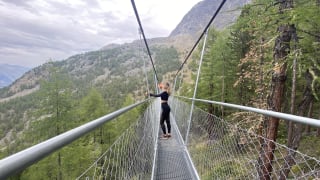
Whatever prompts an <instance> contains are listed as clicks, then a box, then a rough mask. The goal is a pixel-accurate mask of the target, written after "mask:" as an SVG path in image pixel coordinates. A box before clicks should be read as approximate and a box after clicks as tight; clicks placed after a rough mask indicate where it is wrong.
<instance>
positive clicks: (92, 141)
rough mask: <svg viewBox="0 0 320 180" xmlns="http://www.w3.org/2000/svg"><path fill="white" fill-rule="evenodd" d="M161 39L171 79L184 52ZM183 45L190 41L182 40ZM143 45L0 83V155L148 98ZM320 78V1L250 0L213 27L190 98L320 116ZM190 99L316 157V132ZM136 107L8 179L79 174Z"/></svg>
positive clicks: (159, 64)
mask: <svg viewBox="0 0 320 180" xmlns="http://www.w3.org/2000/svg"><path fill="white" fill-rule="evenodd" d="M230 2H231V1H230ZM237 2H238V1H237ZM245 2H248V1H245ZM166 40H168V41H169V39H161V43H159V41H157V42H158V43H156V42H152V40H150V42H151V44H152V46H151V52H152V56H153V57H154V59H155V65H156V69H157V72H158V73H159V77H160V81H161V80H162V79H165V80H171V81H172V80H173V77H174V76H173V75H174V73H172V72H176V70H177V69H178V67H179V65H180V61H179V59H182V57H183V56H184V54H182V53H181V52H182V51H179V52H178V51H177V50H176V49H175V47H173V46H171V44H170V45H168V44H166V42H165V41H166ZM171 40H172V39H171ZM175 40H176V41H177V42H178V41H179V40H177V39H175ZM183 42H184V43H185V42H186V41H183ZM184 45H185V46H190V45H189V44H187V43H185V44H183V43H181V44H179V46H180V47H181V46H184ZM201 46H202V45H200V46H199V47H198V50H197V52H194V53H193V57H192V59H190V60H189V61H188V64H187V67H184V69H183V71H182V72H183V73H182V74H181V75H179V81H178V82H180V79H182V81H181V82H182V83H178V84H177V87H176V88H177V90H178V92H177V93H178V94H179V95H183V96H187V97H191V96H192V94H193V88H194V80H195V76H196V71H197V68H198V59H199V58H200V51H201V48H202V47H201ZM142 47H143V45H142V44H141V43H139V42H138V41H136V42H134V43H130V44H123V45H110V46H106V47H104V48H102V49H101V50H98V51H93V52H87V53H84V54H78V55H75V56H72V57H70V58H68V59H66V60H64V61H59V62H48V63H46V64H44V65H42V66H39V67H37V68H35V69H33V70H31V71H29V72H28V73H26V74H25V75H24V76H23V77H22V78H20V79H19V80H17V81H16V82H15V83H14V84H13V85H11V86H9V87H6V88H2V89H0V127H1V128H0V136H1V137H0V139H1V141H0V149H1V154H0V157H1V158H2V157H5V156H8V155H10V154H13V153H15V152H18V151H19V150H22V149H24V148H26V147H29V146H31V145H33V144H36V143H39V142H41V141H43V140H46V139H48V138H50V137H53V136H56V135H58V134H61V133H62V132H65V131H67V130H69V129H71V128H74V127H77V126H79V125H81V124H84V123H86V122H88V121H90V120H93V119H95V118H97V117H100V116H102V115H104V114H106V113H108V112H112V111H114V110H117V109H119V108H120V107H124V106H126V105H129V104H132V103H133V102H136V101H137V100H141V99H143V98H145V97H144V93H145V91H146V81H145V76H144V61H145V62H147V64H146V71H147V76H148V82H149V85H150V86H151V85H152V83H153V80H154V76H153V72H152V67H151V65H150V63H149V62H148V57H147V55H146V53H145V50H142V49H143V48H142ZM182 49H183V48H182ZM184 50H185V49H184ZM319 75H320V1H319V0H293V1H292V0H283V1H274V0H252V1H251V3H250V4H248V5H245V6H244V7H243V9H242V11H241V15H240V17H239V18H238V20H237V21H236V22H235V23H234V24H233V25H232V26H230V27H228V28H225V29H223V30H218V29H215V28H214V27H211V29H210V31H209V35H208V40H207V45H206V47H205V55H204V60H203V65H202V69H201V74H200V82H199V87H198V91H197V96H196V97H197V98H201V99H208V100H215V101H222V102H228V103H233V104H240V105H245V106H252V107H257V108H262V109H268V110H274V111H279V112H285V113H290V114H296V115H299V116H307V117H312V118H316V119H319V118H320V103H319V98H320V93H319V92H320V79H319ZM151 89H152V88H151ZM196 105H197V106H199V107H201V108H203V109H204V110H206V111H208V112H210V113H213V114H215V115H217V116H220V117H223V118H225V119H226V120H227V121H229V122H232V124H234V125H236V126H238V127H243V128H245V129H248V130H249V131H253V132H255V133H257V134H258V135H261V136H265V137H268V138H270V139H273V140H275V141H277V142H280V143H282V144H286V145H287V146H288V147H290V148H292V149H298V150H299V151H301V152H303V153H306V154H308V155H310V156H314V157H316V158H318V159H319V157H320V151H319V149H320V139H319V136H320V129H315V128H310V127H309V126H305V125H301V124H294V123H288V122H285V121H282V120H279V119H276V118H267V117H263V116H257V114H253V113H242V112H238V111H234V110H232V109H227V108H226V109H224V108H222V107H220V106H212V105H204V104H200V103H199V104H196ZM142 110H143V107H142V108H140V109H139V110H135V111H130V113H127V114H125V115H123V116H121V117H119V118H118V119H117V120H116V121H112V122H110V123H107V124H106V125H104V126H103V127H101V128H99V129H97V130H95V131H94V132H93V133H91V134H89V135H87V136H85V137H83V138H81V139H80V140H78V141H76V142H74V143H72V144H71V145H70V146H67V147H65V148H63V149H62V150H61V151H59V152H57V153H55V154H53V155H52V156H50V157H48V158H46V159H44V160H42V161H40V162H38V163H37V164H35V165H33V166H31V167H30V168H28V169H27V170H25V171H23V172H21V173H20V174H17V175H16V176H15V177H12V179H72V178H74V177H76V176H77V175H79V174H80V173H81V172H83V170H84V169H86V168H87V167H88V165H89V164H91V163H92V162H93V161H94V160H95V158H96V157H98V156H99V155H100V154H101V153H103V152H104V151H105V150H106V149H107V148H108V147H109V146H110V144H112V142H113V141H114V140H115V139H116V137H117V136H119V134H120V133H121V131H123V130H124V129H126V128H127V127H128V126H130V124H132V123H133V122H134V121H135V120H136V117H137V116H139V114H140V112H139V111H142ZM268 147H269V146H266V148H268ZM265 150H266V151H268V152H269V150H270V149H265ZM270 152H271V151H270ZM266 154H267V153H266ZM269 158H270V159H272V158H273V157H269ZM286 158H288V159H290V157H289V156H287V157H286ZM266 164H267V163H266ZM289 166H292V164H289Z"/></svg>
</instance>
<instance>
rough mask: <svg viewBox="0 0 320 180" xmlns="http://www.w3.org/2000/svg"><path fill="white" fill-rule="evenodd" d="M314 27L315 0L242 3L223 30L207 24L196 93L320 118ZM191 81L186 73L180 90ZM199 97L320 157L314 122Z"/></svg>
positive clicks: (319, 13) (319, 22)
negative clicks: (243, 110)
mask: <svg viewBox="0 0 320 180" xmlns="http://www.w3.org/2000/svg"><path fill="white" fill-rule="evenodd" d="M319 30H320V1H319V0H311V1H306V0H296V1H289V0H286V1H273V0H267V1H266V0H255V1H253V2H252V3H251V4H249V5H246V6H244V8H243V9H242V13H241V15H240V17H239V19H238V20H237V22H236V23H235V24H234V25H232V26H231V27H230V28H228V29H225V30H223V31H217V30H215V29H214V28H211V30H210V32H209V36H208V42H207V46H206V47H205V48H206V49H205V55H204V60H203V61H204V62H203V65H202V69H201V75H200V82H199V87H198V91H197V92H198V93H197V98H201V99H209V100H215V101H222V102H228V103H233V104H240V105H246V106H251V107H257V108H262V109H268V110H273V111H279V112H285V113H289V114H296V115H299V116H305V117H312V118H315V119H319V118H320V103H319V100H320V99H319V98H320V94H319V92H320V81H319V75H320V54H319V52H320V51H319V50H320V31H319ZM198 49H199V50H198V51H200V50H201V47H199V48H198ZM199 57H200V53H199V52H197V53H194V59H199ZM188 67H189V68H190V69H193V71H194V72H195V71H196V69H197V67H198V62H197V61H192V62H190V63H189V66H188ZM182 76H183V77H185V76H187V75H186V74H183V75H182ZM193 77H195V74H193ZM193 86H194V84H192V83H189V82H188V81H184V82H183V84H182V88H181V90H180V94H181V95H184V96H188V97H190V96H192V94H193ZM198 105H199V106H202V108H204V109H206V110H207V111H208V112H210V113H214V114H216V115H219V116H222V117H225V118H226V119H227V120H229V121H232V123H233V124H235V125H237V126H240V127H244V128H246V129H249V130H252V131H254V132H256V133H257V134H259V135H262V136H265V137H267V138H269V139H273V140H275V141H278V142H280V143H283V144H286V145H287V146H288V147H290V148H292V149H298V150H299V151H302V152H304V153H306V154H309V155H312V156H315V157H317V158H319V157H320V151H319V149H320V140H319V137H320V129H316V128H310V127H309V126H306V125H302V124H295V123H288V122H285V121H281V120H279V119H277V118H270V117H268V118H266V117H262V116H261V117H260V116H258V115H257V114H254V113H247V112H246V113H241V112H235V111H233V110H231V109H224V108H222V107H218V106H212V105H203V104H198ZM264 148H266V149H264V152H272V149H268V148H272V144H270V145H268V146H265V147H264ZM291 155H292V154H290V155H288V156H286V157H285V158H286V159H287V160H288V162H290V163H289V166H292V165H293V164H294V163H293V162H292V159H291V160H290V156H291ZM268 156H269V157H268V158H266V159H272V158H273V157H272V154H268ZM293 156H294V154H293ZM269 165H270V164H269ZM286 173H287V172H286Z"/></svg>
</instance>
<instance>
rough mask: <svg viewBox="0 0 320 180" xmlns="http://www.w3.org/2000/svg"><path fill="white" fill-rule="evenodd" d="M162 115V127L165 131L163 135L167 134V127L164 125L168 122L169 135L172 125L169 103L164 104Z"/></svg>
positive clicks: (162, 105)
mask: <svg viewBox="0 0 320 180" xmlns="http://www.w3.org/2000/svg"><path fill="white" fill-rule="evenodd" d="M161 107H162V113H161V117H160V126H161V129H162V131H163V134H166V126H165V125H164V121H166V124H167V127H168V133H171V125H170V107H169V105H168V104H167V103H162V104H161Z"/></svg>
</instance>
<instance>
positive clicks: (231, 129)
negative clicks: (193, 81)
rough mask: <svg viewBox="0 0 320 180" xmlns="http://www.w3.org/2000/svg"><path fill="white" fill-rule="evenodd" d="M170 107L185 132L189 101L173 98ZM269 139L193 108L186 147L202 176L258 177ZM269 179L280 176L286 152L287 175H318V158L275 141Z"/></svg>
mask: <svg viewBox="0 0 320 180" xmlns="http://www.w3.org/2000/svg"><path fill="white" fill-rule="evenodd" d="M171 106H172V109H173V110H174V113H175V114H174V116H175V119H176V122H177V125H178V127H179V129H180V131H181V134H186V131H187V127H188V126H187V122H188V118H189V113H190V109H191V104H188V103H185V102H183V101H180V100H178V99H177V98H173V100H172V101H171ZM268 141H270V140H268V139H266V138H264V137H262V136H259V135H257V134H255V133H254V132H251V131H248V130H245V129H242V128H239V127H237V126H235V125H232V124H230V123H228V122H226V121H225V120H223V119H221V118H219V117H216V116H214V115H212V114H209V113H207V112H204V111H203V110H201V109H199V108H194V110H193V113H192V119H191V124H190V132H189V137H188V144H187V145H186V146H187V149H188V151H189V153H190V156H191V158H192V161H193V164H194V165H195V167H196V169H197V171H198V174H199V176H200V178H201V179H259V178H260V177H265V176H264V175H263V174H262V172H263V171H262V169H263V168H264V167H263V166H264V165H263V163H262V162H260V161H261V160H260V159H262V158H261V157H262V156H263V155H264V154H265V153H266V152H263V148H261V147H263V146H264V145H266V144H268V143H267V142H268ZM273 143H274V144H275V150H274V152H273V154H274V159H273V160H272V162H271V163H272V173H271V174H270V175H268V176H270V177H269V178H270V179H279V178H280V176H281V173H283V171H284V170H285V168H287V167H288V162H287V160H286V156H287V153H288V152H290V153H291V154H294V156H291V157H293V161H294V165H291V166H292V167H291V168H290V169H289V174H288V176H287V178H288V179H317V178H320V161H319V160H318V159H316V158H313V157H310V156H308V155H305V154H302V153H300V152H299V151H294V150H292V149H289V148H288V147H286V146H284V145H281V144H279V143H277V142H273Z"/></svg>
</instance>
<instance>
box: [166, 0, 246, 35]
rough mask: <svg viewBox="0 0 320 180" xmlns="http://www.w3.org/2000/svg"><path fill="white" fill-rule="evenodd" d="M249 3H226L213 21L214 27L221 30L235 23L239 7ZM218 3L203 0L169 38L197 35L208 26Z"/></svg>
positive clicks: (236, 0) (216, 1)
mask: <svg viewBox="0 0 320 180" xmlns="http://www.w3.org/2000/svg"><path fill="white" fill-rule="evenodd" d="M249 2H251V0H232V1H227V2H226V3H225V4H224V6H223V8H222V9H221V10H220V13H219V14H218V16H217V17H216V18H215V20H214V21H213V25H214V27H215V28H217V29H223V28H225V27H227V26H229V25H230V24H232V23H233V22H235V21H236V19H237V17H238V16H239V15H240V12H241V7H242V6H244V5H245V4H247V3H249ZM220 3H221V0H204V1H201V2H199V3H198V4H196V5H195V6H194V7H193V8H192V9H191V10H190V11H189V12H188V13H187V14H186V15H185V16H184V17H183V19H182V20H181V22H180V23H179V24H178V26H177V27H176V28H175V29H174V30H173V31H172V32H171V34H170V37H173V36H178V35H183V34H189V35H193V36H194V35H197V33H198V32H199V31H202V30H203V28H204V27H205V26H206V25H207V24H208V22H209V21H210V19H211V17H212V16H213V14H214V13H215V12H216V10H217V9H218V7H219V5H220Z"/></svg>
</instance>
